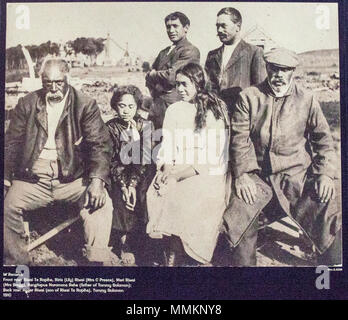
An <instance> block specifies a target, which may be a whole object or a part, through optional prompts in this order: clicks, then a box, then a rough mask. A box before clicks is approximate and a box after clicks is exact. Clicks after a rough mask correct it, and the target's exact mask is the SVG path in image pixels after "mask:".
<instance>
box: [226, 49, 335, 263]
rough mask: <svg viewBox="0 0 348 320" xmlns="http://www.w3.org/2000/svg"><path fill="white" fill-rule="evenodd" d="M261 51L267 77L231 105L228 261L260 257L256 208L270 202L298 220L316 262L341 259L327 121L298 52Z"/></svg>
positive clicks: (271, 206) (264, 208)
mask: <svg viewBox="0 0 348 320" xmlns="http://www.w3.org/2000/svg"><path fill="white" fill-rule="evenodd" d="M264 59H265V61H266V69H267V75H268V77H267V79H266V80H265V81H264V82H262V83H261V84H259V85H257V86H253V87H250V88H247V89H245V90H244V91H242V92H241V93H240V96H239V100H238V102H237V104H236V108H235V109H234V110H233V112H232V119H231V128H232V132H231V146H230V147H231V161H232V173H233V176H234V187H233V191H232V196H231V200H230V203H229V206H228V208H227V209H226V211H225V214H224V227H225V234H226V236H227V239H228V242H229V245H230V253H229V258H230V262H229V263H230V264H232V265H243V266H245V265H248V266H251V265H256V241H257V230H258V214H259V213H260V211H261V210H264V211H266V212H265V213H266V214H267V211H269V210H268V209H271V211H272V212H273V213H275V212H276V213H279V214H280V213H281V212H284V213H286V214H287V215H288V216H289V217H290V218H291V219H292V220H294V221H295V222H296V223H297V224H298V226H299V227H300V228H301V229H302V230H303V231H304V233H305V234H306V235H307V236H308V237H309V239H310V240H311V241H312V243H313V244H314V246H315V248H316V251H317V253H318V254H320V255H319V257H318V262H319V261H321V263H325V264H326V265H330V264H337V263H340V262H341V257H340V251H341V250H340V243H341V236H340V229H341V209H340V208H339V203H340V201H339V198H340V196H339V195H338V196H336V197H335V195H336V192H339V190H340V188H339V186H338V184H337V186H335V181H334V179H335V178H336V167H335V166H336V160H337V159H336V155H335V151H334V147H333V140H332V137H331V134H330V128H329V125H328V123H327V121H326V119H325V117H324V115H323V113H322V110H321V108H320V105H319V103H318V102H317V101H316V99H315V98H314V97H313V94H312V93H311V92H307V91H305V90H304V89H302V88H301V87H300V86H298V84H296V83H295V81H293V73H294V70H295V68H296V66H297V65H298V57H297V55H296V54H295V53H293V52H291V51H289V50H286V49H281V48H279V49H274V50H271V51H270V52H269V53H266V54H265V55H264ZM336 182H337V180H336ZM271 199H272V200H271ZM267 204H268V205H267Z"/></svg>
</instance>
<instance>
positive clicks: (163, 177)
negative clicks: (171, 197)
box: [154, 164, 173, 190]
mask: <svg viewBox="0 0 348 320" xmlns="http://www.w3.org/2000/svg"><path fill="white" fill-rule="evenodd" d="M172 168H173V166H172V165H168V164H165V165H163V167H162V170H161V171H159V172H158V173H157V177H156V180H155V182H154V187H155V189H156V190H158V189H159V188H160V187H161V185H163V184H167V180H168V176H169V175H170V173H171V172H172Z"/></svg>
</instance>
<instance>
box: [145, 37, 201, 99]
mask: <svg viewBox="0 0 348 320" xmlns="http://www.w3.org/2000/svg"><path fill="white" fill-rule="evenodd" d="M169 50H170V47H167V48H165V49H163V50H162V51H160V53H159V54H158V56H157V58H156V60H155V62H154V63H153V65H152V69H155V70H156V71H157V72H156V74H155V76H153V77H150V76H147V77H146V86H147V87H148V88H149V89H150V91H151V92H152V93H153V94H154V95H155V96H158V95H162V94H164V93H168V92H169V91H171V90H173V89H174V88H175V73H176V71H177V70H178V69H179V68H181V67H182V66H184V65H185V64H187V63H189V62H196V63H198V64H199V59H200V53H199V50H198V49H197V48H196V47H195V46H194V45H192V44H191V43H190V42H189V41H188V40H187V39H186V38H184V39H182V40H180V41H179V42H178V43H177V45H176V46H175V48H174V49H173V50H172V51H171V52H170V53H169V54H167V53H168V51H169Z"/></svg>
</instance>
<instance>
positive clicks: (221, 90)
mask: <svg viewBox="0 0 348 320" xmlns="http://www.w3.org/2000/svg"><path fill="white" fill-rule="evenodd" d="M241 26H242V16H241V14H240V12H239V11H238V10H237V9H235V8H223V9H221V10H220V11H219V12H218V14H217V20H216V29H217V35H218V37H219V39H220V41H221V42H222V46H221V47H219V48H217V49H215V50H212V51H210V52H209V53H208V56H207V60H206V63H205V70H206V72H207V74H208V77H209V79H210V82H211V89H212V90H214V91H215V92H216V93H218V94H219V95H220V97H221V98H222V99H223V100H224V101H225V102H226V104H227V107H228V109H229V112H231V111H232V109H233V106H234V104H235V102H236V100H237V98H238V94H239V92H241V91H242V90H243V89H245V88H247V87H250V86H252V85H256V84H259V83H260V82H261V81H263V80H264V79H265V78H266V70H265V64H264V61H263V57H262V54H263V52H262V49H261V48H260V47H257V46H254V45H252V44H249V43H246V42H245V41H244V40H242V39H241V36H240V30H241Z"/></svg>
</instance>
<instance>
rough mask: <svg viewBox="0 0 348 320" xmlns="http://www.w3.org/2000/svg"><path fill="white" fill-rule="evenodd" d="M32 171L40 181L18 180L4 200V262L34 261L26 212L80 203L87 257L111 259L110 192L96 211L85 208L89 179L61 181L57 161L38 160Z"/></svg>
mask: <svg viewBox="0 0 348 320" xmlns="http://www.w3.org/2000/svg"><path fill="white" fill-rule="evenodd" d="M32 171H33V173H34V174H35V175H36V176H37V177H38V178H39V180H38V182H37V183H29V182H26V181H21V180H14V181H13V182H12V185H11V187H10V189H9V190H8V192H7V194H6V197H5V200H4V264H5V265H19V264H24V265H30V264H31V260H30V257H29V252H28V244H27V241H26V234H25V230H24V223H23V212H28V213H30V211H33V210H37V209H40V208H45V207H47V206H50V205H53V204H58V203H59V204H63V205H64V206H65V205H69V206H70V205H77V207H78V209H79V214H80V216H81V218H82V221H83V229H84V238H85V248H84V252H85V256H86V258H87V259H88V260H89V261H98V262H104V261H105V260H107V259H108V255H109V252H110V248H109V247H108V244H109V238H110V233H111V224H112V211H113V206H112V201H111V199H110V197H109V196H108V194H107V195H106V203H105V205H104V206H103V207H101V208H99V209H97V210H95V211H93V212H92V211H91V209H87V208H84V207H83V204H84V198H85V193H86V189H87V186H88V182H87V181H85V179H83V178H79V179H76V180H74V181H73V182H70V183H60V181H59V179H58V161H56V160H46V159H39V160H37V161H36V162H35V163H34V165H33V168H32Z"/></svg>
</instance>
